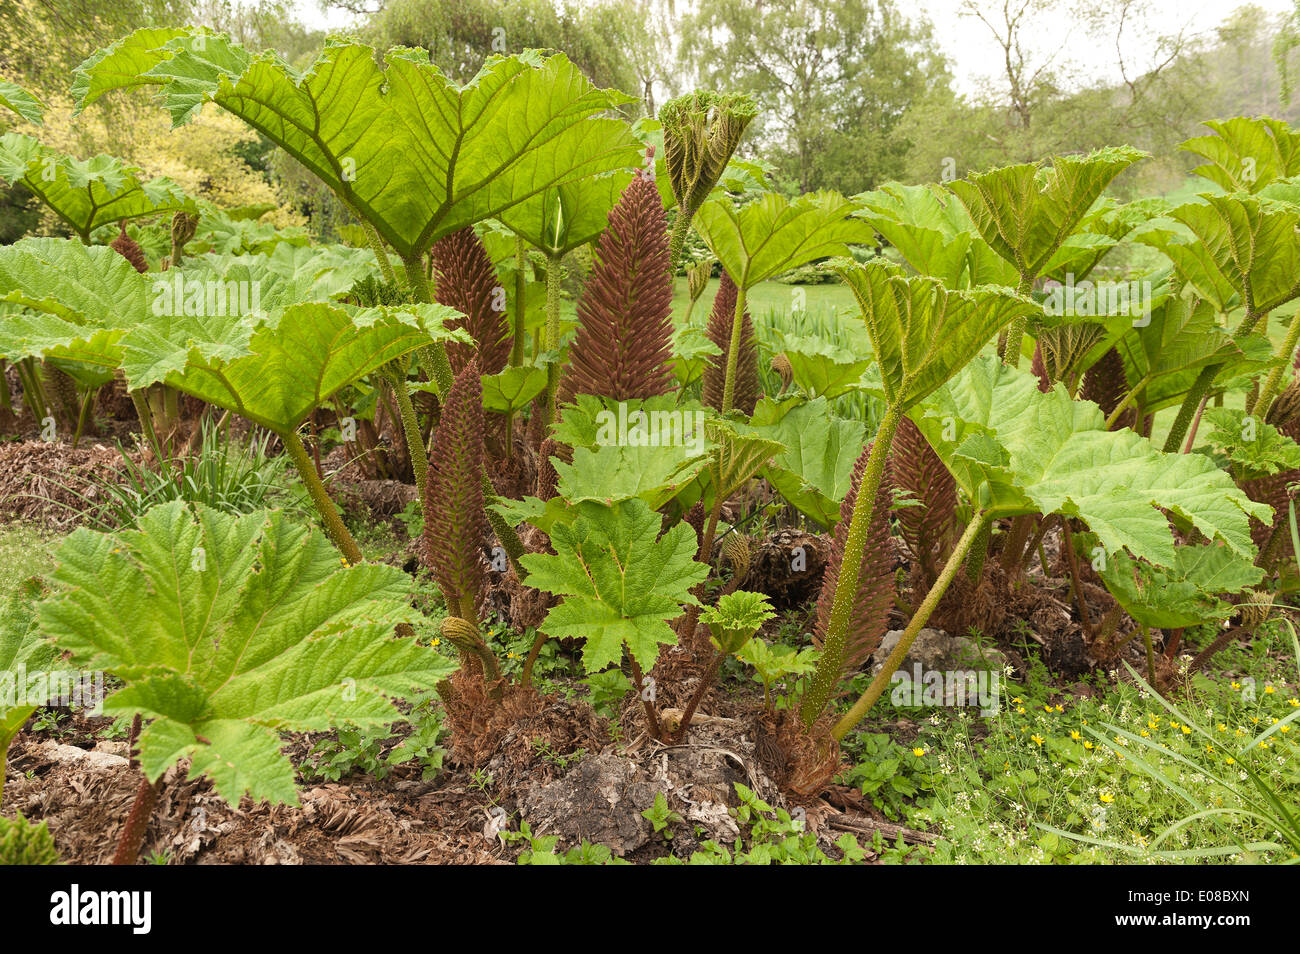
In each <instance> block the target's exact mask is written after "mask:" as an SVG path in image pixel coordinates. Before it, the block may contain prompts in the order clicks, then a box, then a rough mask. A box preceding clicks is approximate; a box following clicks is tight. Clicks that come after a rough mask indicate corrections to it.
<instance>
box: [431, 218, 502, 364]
mask: <svg viewBox="0 0 1300 954" xmlns="http://www.w3.org/2000/svg"><path fill="white" fill-rule="evenodd" d="M429 254H430V256H432V258H433V268H434V271H435V272H436V274H437V279H438V286H437V290H436V291H435V292H434V298H436V299H437V301H438V304H440V305H446V306H447V307H449V308H455V309H456V310H457V311H459V312H461V313H463V314H464V315H465V316H466V317H465V320H464V321H460V320H457V321H456V322H453V323H452V325H451V326H452V327H456V328H464V329H465V330H466V331H468V332H469V333H470V334H471V335H473V336H474V340H475V341H476V342H478V347H477V348H472V347H470V346H469V345H467V344H461V343H459V342H450V343H449V344H448V345H447V358H448V360H449V361H450V362H451V370H452V372H453V373H456V374H459V373H460V370H461V369H462V368H463V367H465V364H466V362H468V361H469V360H470V358H472V357H474V356H475V355H476V354H477V357H478V366H479V367H480V368H482V369H483V374H496V373H497V372H499V371H500V370H501V369H502V368H504V367H505V366H506V362H507V361H508V360H510V319H509V318H507V317H506V312H505V307H504V305H505V294H504V292H503V291H502V290H501V287H502V286H501V283H500V282H499V281H498V280H497V272H496V269H495V268H493V267H492V259H491V258H489V257H488V253H487V249H486V248H484V247H483V240H482V239H480V238H479V237H478V235H477V234H476V233H475V231H474V230H473V229H472V228H468V227H466V228H463V229H461V230H460V231H459V232H452V233H451V234H450V235H447V236H445V237H443V238H440V239H438V241H436V242H434V243H433V248H431V249H430V250H429ZM493 305H496V306H497V309H499V310H497V309H494V308H493V307H492V306H493Z"/></svg>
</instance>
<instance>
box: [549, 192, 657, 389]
mask: <svg viewBox="0 0 1300 954" xmlns="http://www.w3.org/2000/svg"><path fill="white" fill-rule="evenodd" d="M672 302H673V279H672V274H671V273H670V272H669V270H668V229H667V221H666V219H665V218H664V208H663V203H662V202H661V201H660V199H659V190H658V189H656V188H655V186H654V183H653V182H652V181H651V180H650V179H648V178H647V177H645V176H636V177H634V178H633V179H632V181H631V183H629V184H628V187H627V188H626V189H624V190H623V196H622V198H620V199H619V200H618V205H616V206H614V208H613V209H612V210H611V211H610V213H609V226H608V227H607V228H606V229H605V231H604V232H602V233H601V236H600V240H599V242H598V243H597V245H596V265H595V267H594V268H593V269H592V271H591V276H590V277H589V278H588V279H587V285H586V287H585V288H584V289H583V291H582V299H581V300H580V301H579V302H578V332H577V335H576V336H575V338H574V339H573V344H572V345H571V346H570V348H569V367H568V369H567V370H566V371H565V374H564V377H563V379H562V380H561V383H560V397H561V400H562V402H563V401H568V400H569V399H571V398H572V397H573V396H574V395H577V394H595V395H599V396H601V397H608V398H613V399H614V400H617V401H627V400H636V399H638V398H648V397H654V396H655V395H656V394H667V393H668V392H669V391H671V390H672V389H673V387H674V385H675V383H676V379H675V378H674V377H673V349H672V333H673V323H672Z"/></svg>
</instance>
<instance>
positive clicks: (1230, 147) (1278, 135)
mask: <svg viewBox="0 0 1300 954" xmlns="http://www.w3.org/2000/svg"><path fill="white" fill-rule="evenodd" d="M1202 125H1203V126H1206V127H1208V128H1209V129H1210V130H1211V131H1212V132H1213V135H1209V136H1195V137H1193V138H1191V139H1188V140H1187V141H1186V142H1184V143H1182V144H1181V145H1180V146H1179V148H1180V149H1185V150H1186V151H1188V152H1191V153H1195V154H1196V155H1198V156H1201V157H1203V158H1205V159H1206V160H1208V161H1207V162H1206V163H1205V164H1204V165H1200V166H1197V167H1196V168H1195V169H1193V170H1192V171H1193V172H1195V173H1196V174H1197V175H1198V176H1201V177H1203V178H1205V179H1209V180H1210V181H1211V182H1213V183H1214V184H1215V185H1217V186H1219V187H1220V188H1222V189H1223V191H1224V192H1252V193H1254V192H1259V191H1260V190H1261V189H1263V188H1264V187H1266V186H1268V185H1271V184H1272V183H1274V182H1276V181H1278V180H1279V179H1289V178H1291V177H1292V176H1294V175H1300V133H1297V132H1296V131H1295V130H1294V129H1292V128H1291V127H1290V126H1289V125H1287V124H1286V123H1285V122H1283V121H1282V120H1280V119H1272V118H1270V117H1268V116H1234V117H1233V118H1232V119H1211V120H1207V121H1206V122H1204V123H1202Z"/></svg>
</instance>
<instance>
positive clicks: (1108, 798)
mask: <svg viewBox="0 0 1300 954" xmlns="http://www.w3.org/2000/svg"><path fill="white" fill-rule="evenodd" d="M1097 797H1098V798H1100V799H1101V800H1102V802H1103V803H1104V804H1106V805H1109V804H1110V803H1111V802H1113V801H1114V800H1115V796H1114V795H1112V794H1111V793H1110V792H1102V793H1101V794H1100V795H1098V796H1097Z"/></svg>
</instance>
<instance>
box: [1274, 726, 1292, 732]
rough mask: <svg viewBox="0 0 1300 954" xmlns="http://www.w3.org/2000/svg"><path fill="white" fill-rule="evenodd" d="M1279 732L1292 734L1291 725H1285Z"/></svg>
mask: <svg viewBox="0 0 1300 954" xmlns="http://www.w3.org/2000/svg"><path fill="white" fill-rule="evenodd" d="M1277 731H1279V732H1290V731H1291V727H1290V726H1289V725H1284V726H1282V727H1281V728H1280V729H1278V730H1277Z"/></svg>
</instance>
